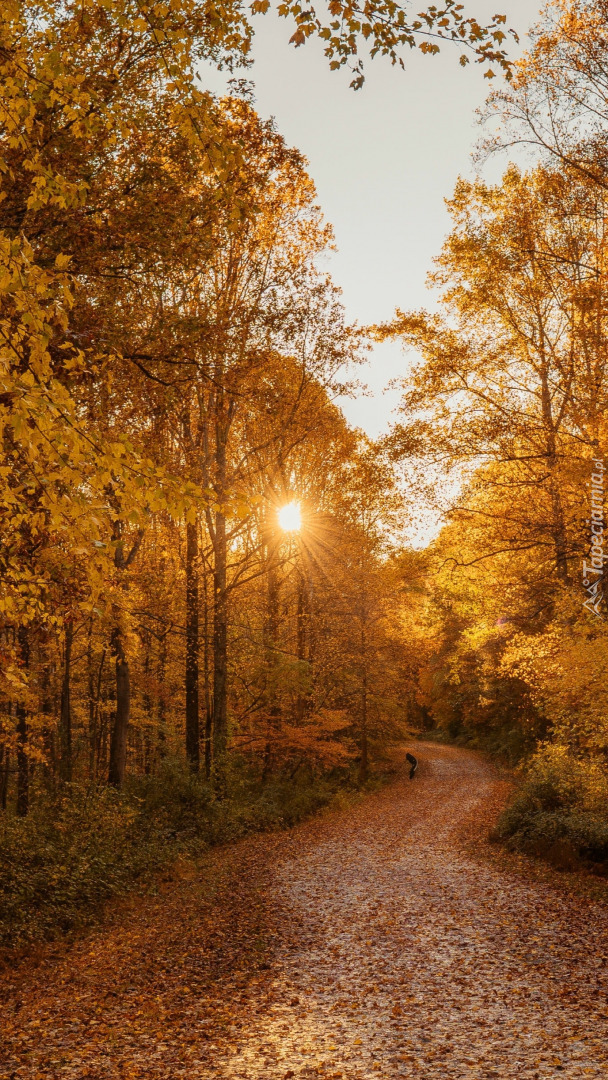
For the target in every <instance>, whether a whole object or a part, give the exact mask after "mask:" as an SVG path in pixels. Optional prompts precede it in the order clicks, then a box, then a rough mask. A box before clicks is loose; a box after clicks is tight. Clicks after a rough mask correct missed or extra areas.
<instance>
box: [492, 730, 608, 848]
mask: <svg viewBox="0 0 608 1080" xmlns="http://www.w3.org/2000/svg"><path fill="white" fill-rule="evenodd" d="M520 780H521V782H520V785H519V787H518V789H517V791H516V794H515V796H514V798H513V800H512V801H511V803H510V804H509V806H507V808H506V809H505V810H504V811H503V813H502V815H501V817H500V819H499V822H498V825H497V828H496V832H495V835H496V837H497V838H498V839H502V840H504V841H505V842H506V843H507V844H508V845H509V846H511V847H513V848H516V849H518V850H520V851H524V852H529V853H532V854H535V855H540V856H546V857H549V858H550V860H551V861H556V862H557V863H558V865H559V864H560V863H561V864H562V865H563V867H564V868H570V867H572V868H573V866H574V862H575V860H580V861H583V862H586V863H592V864H606V863H608V770H607V769H606V767H605V766H604V765H603V764H602V763H600V762H599V761H597V760H590V759H583V758H581V757H576V756H575V755H574V753H573V752H572V751H571V750H570V749H569V748H568V747H566V746H563V745H555V744H545V745H544V746H541V747H540V748H539V749H538V750H537V751H536V753H535V754H534V755H533V756H532V757H531V758H530V760H529V762H528V763H527V765H526V766H525V767H524V768H523V769H522V770H521V773H520Z"/></svg>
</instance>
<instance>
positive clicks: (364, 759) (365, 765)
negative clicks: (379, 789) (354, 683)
mask: <svg viewBox="0 0 608 1080" xmlns="http://www.w3.org/2000/svg"><path fill="white" fill-rule="evenodd" d="M366 644H367V643H366V636H365V626H364V625H362V626H361V664H362V668H363V670H362V677H361V747H360V749H361V760H360V762H359V781H360V782H361V783H362V784H364V783H365V782H366V780H367V779H368V776H369V758H368V749H367V656H366Z"/></svg>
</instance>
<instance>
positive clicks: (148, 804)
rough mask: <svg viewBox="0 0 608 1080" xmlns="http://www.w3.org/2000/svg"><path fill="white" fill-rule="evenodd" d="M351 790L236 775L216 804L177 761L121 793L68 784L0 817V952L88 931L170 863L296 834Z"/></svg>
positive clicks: (338, 777)
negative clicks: (264, 837) (270, 835)
mask: <svg viewBox="0 0 608 1080" xmlns="http://www.w3.org/2000/svg"><path fill="white" fill-rule="evenodd" d="M348 784H349V775H348V772H347V771H345V770H335V772H334V773H332V774H331V775H326V776H324V777H317V778H315V777H313V776H311V775H310V772H304V771H303V772H302V774H300V775H299V776H297V777H291V778H285V777H284V778H281V777H275V778H272V779H271V780H270V781H269V782H268V783H267V784H262V783H261V782H260V780H259V778H256V777H254V776H252V775H251V774H250V773H248V771H247V769H246V768H245V767H244V766H241V767H240V768H239V767H236V768H235V769H234V771H233V773H232V774H231V776H230V797H229V798H225V799H218V798H217V797H216V796H215V794H214V792H213V790H212V788H211V786H210V785H209V784H208V783H206V782H205V780H204V779H202V778H201V777H200V776H199V775H195V774H193V773H192V772H191V771H190V770H189V769H188V767H187V766H186V764H185V763H184V762H183V761H180V760H177V759H171V758H167V759H166V760H165V761H163V763H162V765H161V767H160V769H159V772H158V775H156V776H155V777H153V778H151V777H150V778H147V777H143V778H139V779H136V780H133V781H131V782H130V784H129V785H128V787H127V790H126V791H125V792H124V793H118V792H116V791H114V790H113V789H111V788H102V789H98V790H90V789H87V788H85V787H81V786H79V785H77V784H72V785H69V786H66V787H65V788H64V791H63V794H62V796H61V797H59V798H55V799H52V798H50V797H47V798H46V799H41V800H40V801H39V802H38V803H37V805H36V806H35V808H34V810H33V812H32V813H31V814H30V815H29V816H28V817H25V818H16V817H13V816H12V815H9V814H0V945H2V946H8V945H15V944H18V943H25V942H28V941H33V940H35V939H40V938H49V937H53V936H56V935H57V934H60V933H62V932H65V931H68V930H71V929H73V928H76V927H78V926H80V925H83V924H84V923H87V922H90V921H91V919H92V918H94V917H95V913H96V912H97V911H98V910H99V908H100V906H101V905H102V904H103V902H104V901H106V900H108V899H109V898H110V897H112V896H115V895H117V894H120V893H123V892H126V891H127V890H128V889H129V888H130V887H131V886H132V884H133V882H134V881H135V880H136V879H138V878H140V877H141V876H142V875H147V874H149V873H150V872H152V871H154V870H157V869H159V868H160V867H161V866H162V865H163V864H164V863H167V862H170V861H171V860H172V859H174V858H175V857H176V856H177V855H179V854H184V853H187V854H196V852H200V851H201V850H203V849H204V848H205V847H207V846H208V845H211V844H217V843H223V842H226V841H228V840H232V839H235V838H236V837H238V836H242V835H244V834H245V833H248V832H253V831H259V830H263V829H273V828H280V827H284V826H291V825H294V824H295V823H296V822H298V821H300V820H302V818H304V817H306V816H307V815H309V814H311V813H313V812H314V811H315V810H318V809H319V808H320V807H322V806H325V805H327V804H328V803H329V802H330V801H331V800H332V799H333V798H334V797H335V795H336V793H337V792H339V791H340V789H341V788H344V787H345V785H346V786H348Z"/></svg>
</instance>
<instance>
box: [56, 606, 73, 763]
mask: <svg viewBox="0 0 608 1080" xmlns="http://www.w3.org/2000/svg"><path fill="white" fill-rule="evenodd" d="M73 642H74V624H73V622H72V620H71V619H66V621H65V647H64V654H63V679H62V683H61V713H60V720H59V730H60V758H59V776H60V778H61V779H62V780H64V781H67V782H68V783H69V782H70V780H71V779H72V702H71V693H70V691H71V673H72V645H73Z"/></svg>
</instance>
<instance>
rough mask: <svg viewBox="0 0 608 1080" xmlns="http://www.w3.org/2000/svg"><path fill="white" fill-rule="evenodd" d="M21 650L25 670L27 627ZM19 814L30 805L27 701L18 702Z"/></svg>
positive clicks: (20, 642)
mask: <svg viewBox="0 0 608 1080" xmlns="http://www.w3.org/2000/svg"><path fill="white" fill-rule="evenodd" d="M19 651H20V654H21V662H22V664H23V667H24V668H25V670H27V669H28V667H29V662H30V643H29V636H28V631H27V629H26V628H25V627H23V626H22V627H21V629H20V630H19ZM16 716H17V807H16V809H17V815H18V817H25V815H26V814H27V812H28V810H29V805H30V774H29V758H28V753H27V736H28V732H27V710H26V706H25V701H23V700H21V701H19V702H17V709H16Z"/></svg>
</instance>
